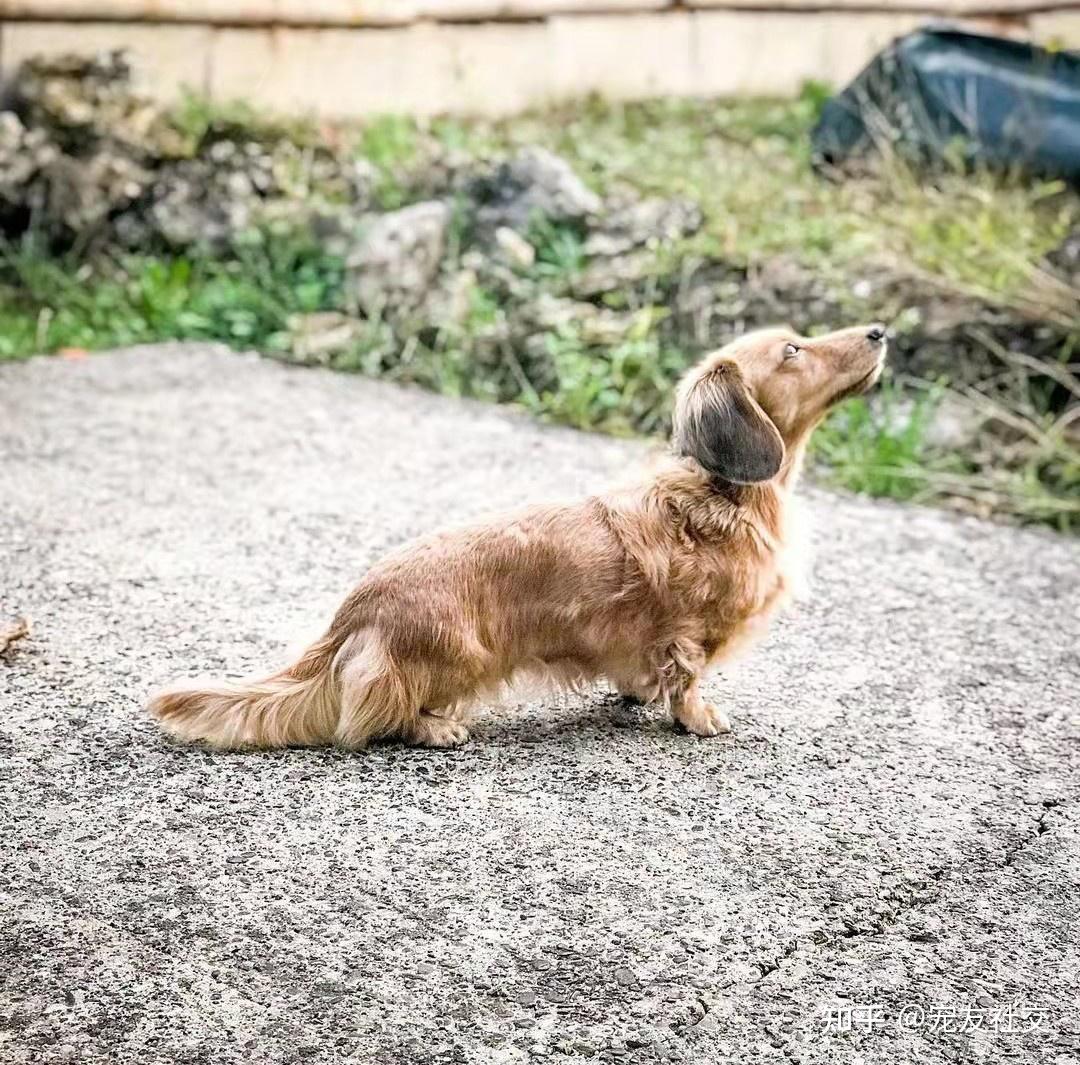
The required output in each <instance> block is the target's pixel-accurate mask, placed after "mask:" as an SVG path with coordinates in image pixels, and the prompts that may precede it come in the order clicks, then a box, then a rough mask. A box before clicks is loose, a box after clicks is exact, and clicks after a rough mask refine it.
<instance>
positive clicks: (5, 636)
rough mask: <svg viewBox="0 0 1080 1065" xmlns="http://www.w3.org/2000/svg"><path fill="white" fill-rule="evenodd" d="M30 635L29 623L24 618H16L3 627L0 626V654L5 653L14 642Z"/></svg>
mask: <svg viewBox="0 0 1080 1065" xmlns="http://www.w3.org/2000/svg"><path fill="white" fill-rule="evenodd" d="M29 635H30V623H29V622H28V621H27V620H26V618H16V619H15V620H14V621H9V622H8V623H7V624H5V625H0V654H2V653H3V652H4V651H6V650H7V649H8V648H9V647H10V646H11V645H12V644H13V643H14V642H15V641H16V640H21V639H22V638H23V637H24V636H29Z"/></svg>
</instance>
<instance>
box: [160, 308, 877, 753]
mask: <svg viewBox="0 0 1080 1065" xmlns="http://www.w3.org/2000/svg"><path fill="white" fill-rule="evenodd" d="M883 337H884V331H883V330H881V329H880V327H876V326H871V327H859V328H856V329H848V330H842V331H840V332H837V333H831V334H828V335H827V336H824V337H819V338H817V339H814V340H808V339H806V338H803V337H798V336H796V335H794V334H792V333H791V332H790V331H787V330H769V331H764V332H760V333H754V334H751V335H749V336H747V337H744V338H742V339H741V340H738V341H735V342H734V343H733V344H730V345H728V346H727V347H726V348H724V349H723V350H721V351H719V352H717V353H715V354H713V355H710V356H708V357H706V358H705V359H704V360H703V361H702V362H701V363H700V364H699V365H698V366H696V367H695V368H694V369H693V370H691V371H690V372H689V373H688V374H687V375H686V377H685V379H684V380H683V382H682V384H681V385H680V388H679V391H678V396H677V400H676V409H675V420H674V432H673V445H674V446H673V454H672V455H671V456H670V457H669V458H668V459H667V460H666V461H665V463H664V464H663V465H662V467H661V468H660V469H659V470H658V471H656V472H655V474H654V475H653V476H652V477H651V478H649V479H648V480H646V481H644V482H643V483H641V484H640V485H638V486H637V487H635V488H631V489H626V490H622V491H618V492H613V493H610V494H608V495H603V496H596V497H593V498H590V499H586V500H585V501H584V502H581V503H578V504H575V505H567V506H545V507H534V508H532V509H530V510H526V511H523V512H521V513H519V514H516V515H512V516H510V517H508V518H506V519H504V520H501V521H498V522H494V523H488V524H482V525H476V526H473V527H470V528H465V529H458V530H455V531H452V532H444V533H440V534H437V535H434V536H431V537H428V538H426V539H424V540H421V541H419V542H418V543H415V544H411V545H409V546H407V547H405V548H403V549H402V550H400V551H398V552H396V553H395V554H392V555H390V556H389V557H387V558H385V559H383V560H382V561H381V562H380V563H378V564H377V565H376V566H374V567H373V568H372V569H371V570H370V571H369V572H368V573H367V575H366V576H365V577H364V578H363V580H362V581H361V582H360V584H359V585H358V586H357V587H356V588H355V589H354V590H353V592H352V594H351V595H350V596H349V597H348V598H347V599H346V601H345V603H344V604H343V605H342V606H341V608H340V610H339V611H338V613H337V615H336V617H335V618H334V620H333V622H332V624H331V626H330V628H329V630H328V632H327V633H326V635H325V636H324V637H323V638H322V639H321V640H319V641H318V642H317V643H316V644H314V645H313V646H312V647H311V648H309V649H308V651H307V652H306V653H305V654H304V655H303V657H302V658H301V659H300V661H299V662H297V663H295V664H294V665H292V666H289V667H288V668H287V669H285V670H283V671H281V672H280V673H277V674H275V675H274V676H272V677H270V678H268V679H267V680H264V681H260V682H256V683H251V684H246V685H240V686H237V687H230V686H226V685H222V686H220V687H210V688H200V687H187V688H176V689H173V690H170V691H166V692H163V693H161V694H159V695H157V696H156V697H155V698H154V699H153V701H152V702H151V704H150V709H151V711H152V712H153V713H154V714H155V715H156V716H157V717H158V718H159V719H160V721H161V723H162V725H163V726H164V728H166V729H167V730H168V731H169V732H170V733H172V734H173V735H175V736H178V737H180V738H182V739H187V740H202V741H204V742H206V743H208V744H211V745H212V746H215V747H282V746H289V745H310V744H328V743H337V744H340V745H342V746H345V747H351V748H360V747H363V746H365V745H366V744H367V743H369V742H370V741H372V740H375V739H379V738H382V737H398V738H401V739H403V740H405V741H407V742H410V743H418V744H424V745H428V746H435V747H441V746H448V745H452V744H457V743H461V742H463V741H464V740H466V739H467V738H468V732H467V730H466V726H465V718H466V714H467V711H468V708H469V707H470V705H471V704H473V703H475V702H476V701H477V699H478V698H480V697H482V696H483V695H484V694H486V693H489V692H492V691H494V690H496V689H498V688H499V687H500V686H501V685H503V684H504V683H506V682H508V681H510V680H512V679H513V678H514V677H516V676H519V675H521V674H522V673H537V674H541V675H543V676H545V677H546V678H548V679H549V680H551V681H553V682H554V683H557V684H563V685H572V686H577V685H583V684H586V683H589V682H592V681H594V680H597V679H601V678H607V679H608V680H609V681H611V682H612V683H613V684H615V685H616V686H617V687H618V689H619V690H620V691H622V692H624V693H626V694H628V695H634V696H636V697H638V698H640V699H642V700H643V701H649V702H651V701H658V702H661V703H663V704H664V705H665V706H666V707H667V708H668V709H669V710H670V712H671V713H672V714H673V716H674V717H675V719H676V720H677V721H679V722H681V723H682V724H683V725H684V726H685V727H686V728H687V729H689V730H690V731H691V732H694V733H696V734H698V735H700V736H713V735H716V734H717V733H719V732H726V731H727V730H728V729H729V725H728V721H727V718H726V717H725V715H724V714H723V712H722V711H721V710H719V709H717V708H716V707H714V706H712V705H710V704H709V703H706V702H704V700H703V699H702V697H701V694H700V692H699V690H698V684H699V681H700V679H701V677H702V675H703V673H704V672H705V671H706V669H707V668H708V667H710V666H713V665H715V664H716V663H718V662H719V661H721V660H722V659H724V658H727V657H729V656H730V655H731V654H732V653H734V652H735V651H736V650H737V649H739V648H740V647H741V646H743V645H745V644H747V643H749V642H752V641H753V640H754V639H755V638H756V637H758V636H759V635H760V634H761V633H762V632H763V631H764V628H765V624H766V622H767V620H768V618H769V617H770V616H771V615H772V614H773V613H774V612H775V611H776V610H777V608H779V607H780V606H781V605H783V603H784V602H785V601H786V600H787V599H788V598H789V596H790V594H791V591H792V586H793V584H794V583H795V582H796V581H797V579H798V575H797V572H796V568H797V567H796V564H795V559H796V558H797V554H798V551H797V545H796V544H795V543H794V542H793V539H794V537H793V533H792V529H791V524H792V516H791V513H790V505H791V494H792V490H793V489H794V486H795V482H796V480H797V478H798V474H799V469H800V467H801V464H802V459H803V454H804V451H805V448H806V443H807V441H808V439H809V437H810V434H811V432H812V431H813V429H814V427H815V425H817V423H818V422H819V421H820V420H821V418H822V417H823V416H824V414H825V413H826V412H827V410H828V409H829V408H830V407H831V406H832V405H833V404H834V403H836V402H837V401H839V400H840V399H842V398H843V397H845V396H847V395H850V394H853V393H854V392H859V391H864V390H865V389H866V388H869V387H870V386H871V385H872V384H873V383H874V381H876V379H877V377H878V375H879V373H880V368H881V364H882V361H883V359H884V339H883Z"/></svg>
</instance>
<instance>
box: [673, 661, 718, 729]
mask: <svg viewBox="0 0 1080 1065" xmlns="http://www.w3.org/2000/svg"><path fill="white" fill-rule="evenodd" d="M671 716H672V717H674V718H675V720H676V721H678V722H679V724H680V725H682V726H683V728H685V729H686V731H687V732H692V733H693V734H694V735H695V736H719V735H720V734H721V733H722V732H730V731H731V722H730V721H729V720H728V716H727V714H725V713H724V711H723V710H721V709H719V708H718V707H716V706H713V704H712V703H707V702H705V700H704V699H702V698H701V692H700V691H699V690H698V678H697V677H696V676H694V677H690V678H689V681H688V683H687V684H686V685H685V687H683V686H680V687H678V688H676V689H675V690H674V691H673V692H672V693H671Z"/></svg>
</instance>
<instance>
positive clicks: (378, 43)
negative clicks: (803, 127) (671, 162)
mask: <svg viewBox="0 0 1080 1065" xmlns="http://www.w3.org/2000/svg"><path fill="white" fill-rule="evenodd" d="M1034 2H1035V0H954V2H952V3H949V2H947V0H946V2H941V0H902V2H898V3H891V2H889V0H878V3H877V9H871V8H872V7H873V4H868V3H867V0H824V3H823V2H822V0H737V3H738V6H737V7H731V6H728V4H727V3H725V2H724V0H685V2H682V3H678V4H676V3H675V2H674V0H303V2H301V0H0V72H2V73H3V74H4V75H5V76H6V75H9V74H10V73H11V72H12V71H13V70H14V69H15V68H16V67H17V65H18V64H19V63H20V62H21V61H22V60H23V59H25V58H27V57H28V56H31V55H35V54H41V53H46V54H50V53H51V54H55V53H61V52H67V51H79V52H88V51H96V50H100V49H111V48H127V49H129V50H130V51H131V53H132V54H133V56H134V58H135V62H136V67H137V69H138V70H139V73H140V77H141V79H142V81H143V87H144V88H145V90H146V91H147V92H148V93H149V94H150V95H152V96H154V97H156V98H159V99H165V100H168V99H173V98H175V97H176V96H177V95H178V94H179V93H180V91H181V89H182V88H183V87H185V86H187V87H190V88H192V89H195V90H197V91H199V92H202V93H205V94H207V95H209V96H210V97H212V98H214V99H218V100H231V99H238V98H242V99H245V100H249V101H251V102H252V103H255V104H258V105H260V106H263V107H266V108H269V109H273V110H277V111H282V112H292V113H309V114H316V115H324V116H327V117H349V116H357V115H364V114H373V113H383V112H394V111H399V112H409V113H412V114H420V115H430V114H437V113H446V112H457V113H481V114H505V113H509V112H513V111H516V110H520V109H522V108H525V107H529V106H535V105H542V104H545V103H551V102H557V101H559V100H564V99H567V98H571V97H575V96H582V95H584V94H587V93H591V92H596V93H601V94H603V95H605V96H607V97H610V98H615V99H634V98H641V97H645V96H655V95H735V94H761V95H784V94H789V93H793V92H796V91H797V90H798V88H799V86H800V85H801V84H802V83H803V82H804V81H806V80H807V79H816V80H822V81H828V82H831V83H833V84H834V85H838V86H839V85H842V84H843V83H844V82H846V81H847V80H848V79H849V78H850V77H852V76H853V75H854V74H855V73H856V72H857V71H858V70H859V69H860V68H861V67H862V66H863V65H864V64H865V63H866V62H867V61H868V60H869V59H870V57H871V56H872V55H873V54H874V53H875V52H876V51H877V50H879V49H880V48H881V47H882V46H883V45H885V44H887V43H888V42H889V41H890V40H891V39H892V38H894V37H896V36H898V35H900V34H903V33H906V32H908V31H909V30H911V29H913V28H915V27H916V26H918V25H920V24H923V23H925V22H926V21H928V20H929V19H932V18H935V17H938V18H940V17H943V16H946V15H949V14H955V13H956V12H961V13H962V14H963V21H964V24H966V25H968V26H971V27H973V28H981V29H987V30H991V31H993V32H1004V33H1010V34H1014V35H1020V36H1033V37H1035V38H1036V39H1040V40H1043V41H1047V42H1053V43H1056V44H1057V45H1059V46H1071V47H1080V11H1073V10H1055V11H1032V10H1030V8H1031V7H1032V5H1033V3H1034ZM759 5H760V6H759ZM1043 6H1045V3H1044V5H1043Z"/></svg>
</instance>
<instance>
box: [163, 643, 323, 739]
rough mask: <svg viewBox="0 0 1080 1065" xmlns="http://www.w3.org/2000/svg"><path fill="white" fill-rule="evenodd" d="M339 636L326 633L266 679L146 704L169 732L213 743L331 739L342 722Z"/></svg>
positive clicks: (172, 691)
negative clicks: (337, 668) (336, 666)
mask: <svg viewBox="0 0 1080 1065" xmlns="http://www.w3.org/2000/svg"><path fill="white" fill-rule="evenodd" d="M342 642H343V641H342V640H341V639H340V638H335V637H333V636H331V635H329V634H328V635H327V636H324V637H323V638H322V639H321V640H319V641H318V642H317V643H315V644H313V645H312V646H311V647H309V648H308V649H307V651H305V652H304V654H303V656H302V657H301V658H300V660H299V661H298V662H296V663H294V664H293V665H291V666H289V667H288V668H287V669H283V670H282V671H281V672H280V673H275V674H274V675H273V676H271V677H267V678H266V679H265V680H259V681H254V682H250V683H240V684H221V685H215V686H213V687H202V686H200V685H199V684H198V683H197V682H193V683H192V684H191V685H178V686H176V687H174V688H169V689H166V690H165V691H162V692H159V693H158V694H157V695H155V696H154V697H153V698H152V699H151V700H150V703H149V705H148V707H147V709H148V710H149V711H150V713H151V714H153V715H154V716H155V717H156V718H157V719H158V720H159V721H160V722H161V726H162V728H164V729H165V731H166V732H168V733H170V734H171V735H173V736H175V737H176V738H177V739H181V740H188V741H192V740H201V741H202V742H203V743H206V744H209V745H210V746H211V747H218V748H223V749H224V748H238V747H240V748H242V747H293V746H297V747H302V746H311V745H315V744H323V743H331V742H333V740H334V733H335V729H336V728H337V723H338V713H339V691H338V685H337V683H336V681H335V676H334V672H335V671H334V661H335V658H336V656H337V652H338V651H339V650H340V648H341V645H342Z"/></svg>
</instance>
